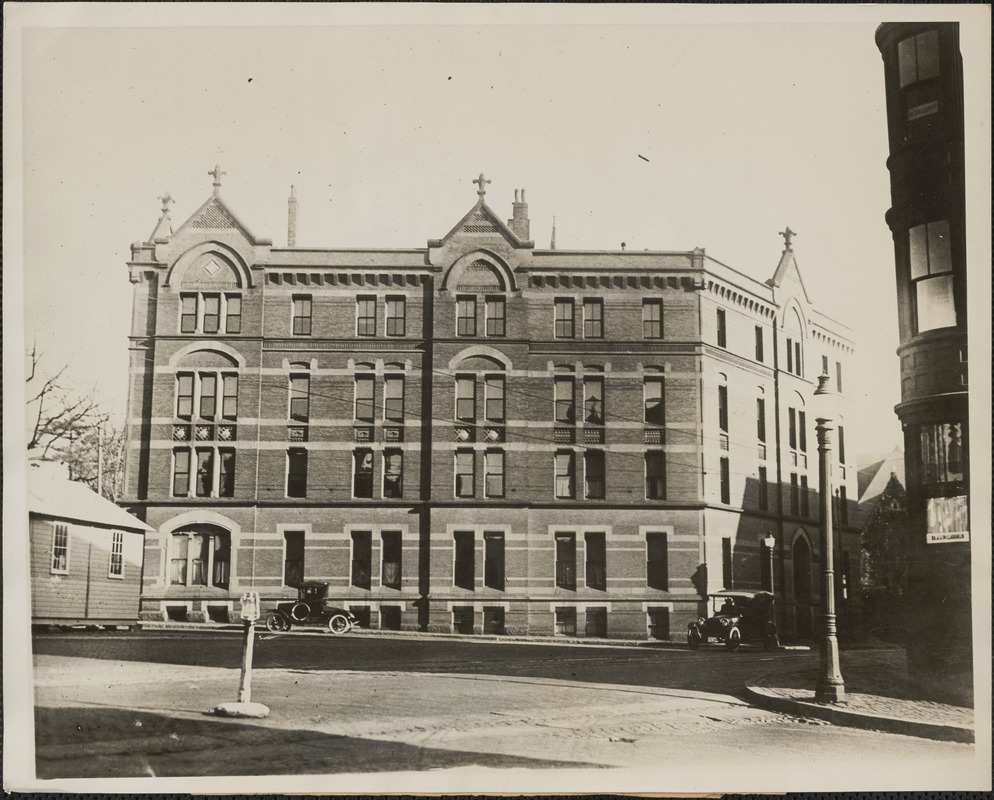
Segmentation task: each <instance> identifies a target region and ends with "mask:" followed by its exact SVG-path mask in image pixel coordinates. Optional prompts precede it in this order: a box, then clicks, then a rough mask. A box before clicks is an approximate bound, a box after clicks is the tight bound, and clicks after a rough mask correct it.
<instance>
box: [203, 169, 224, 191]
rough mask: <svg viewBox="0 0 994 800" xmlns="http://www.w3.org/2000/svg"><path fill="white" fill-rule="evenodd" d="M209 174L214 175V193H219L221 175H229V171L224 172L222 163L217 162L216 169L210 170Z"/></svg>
mask: <svg viewBox="0 0 994 800" xmlns="http://www.w3.org/2000/svg"><path fill="white" fill-rule="evenodd" d="M207 174H208V175H213V176H214V194H217V193H218V192H219V191H221V176H222V175H227V174H228V173H227V172H224V171H223V170H222V169H221V165H220V164H215V165H214V169H212V170H209V171H208V172H207Z"/></svg>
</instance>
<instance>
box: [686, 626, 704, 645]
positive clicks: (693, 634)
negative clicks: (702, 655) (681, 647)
mask: <svg viewBox="0 0 994 800" xmlns="http://www.w3.org/2000/svg"><path fill="white" fill-rule="evenodd" d="M687 646H688V647H689V648H690V649H691V650H696V649H697V648H698V647H700V646H701V632H700V631H699V630H697V628H691V629H690V630H689V631H688V632H687Z"/></svg>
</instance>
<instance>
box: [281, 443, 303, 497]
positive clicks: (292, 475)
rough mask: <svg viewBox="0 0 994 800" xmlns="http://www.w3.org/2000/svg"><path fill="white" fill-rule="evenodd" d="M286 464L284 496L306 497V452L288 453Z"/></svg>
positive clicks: (295, 450) (291, 451) (293, 451)
mask: <svg viewBox="0 0 994 800" xmlns="http://www.w3.org/2000/svg"><path fill="white" fill-rule="evenodd" d="M286 462H287V468H286V496H287V497H307V451H306V450H298V449H293V450H290V451H288V452H287V459H286Z"/></svg>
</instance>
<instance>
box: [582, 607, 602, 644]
mask: <svg viewBox="0 0 994 800" xmlns="http://www.w3.org/2000/svg"><path fill="white" fill-rule="evenodd" d="M584 635H586V636H596V637H599V638H603V637H605V636H607V609H606V608H588V609H587V624H586V627H585V628H584Z"/></svg>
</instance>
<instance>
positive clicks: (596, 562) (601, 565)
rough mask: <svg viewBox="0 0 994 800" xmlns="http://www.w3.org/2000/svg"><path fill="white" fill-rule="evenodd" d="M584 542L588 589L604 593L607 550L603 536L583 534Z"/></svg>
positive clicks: (601, 534) (599, 533)
mask: <svg viewBox="0 0 994 800" xmlns="http://www.w3.org/2000/svg"><path fill="white" fill-rule="evenodd" d="M583 538H584V540H585V541H586V545H587V546H586V555H587V564H586V567H587V569H586V578H587V588H588V589H598V590H600V591H602V592H603V591H604V590H605V589H606V588H607V548H606V547H605V544H604V534H603V533H602V532H598V533H587V534H584V537H583Z"/></svg>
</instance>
